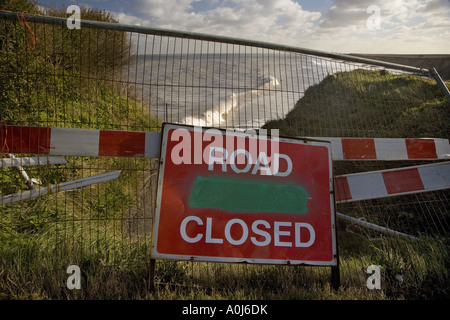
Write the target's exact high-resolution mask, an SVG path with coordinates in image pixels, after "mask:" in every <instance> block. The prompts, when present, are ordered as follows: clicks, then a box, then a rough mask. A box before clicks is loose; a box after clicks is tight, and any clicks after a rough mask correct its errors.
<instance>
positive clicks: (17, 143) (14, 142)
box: [0, 126, 51, 154]
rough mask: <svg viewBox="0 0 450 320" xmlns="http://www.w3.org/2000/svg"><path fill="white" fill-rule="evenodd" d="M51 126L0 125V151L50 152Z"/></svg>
mask: <svg viewBox="0 0 450 320" xmlns="http://www.w3.org/2000/svg"><path fill="white" fill-rule="evenodd" d="M50 136H51V128H48V127H22V126H2V127H1V140H0V141H1V152H4V153H7V152H9V153H32V154H49V153H50Z"/></svg>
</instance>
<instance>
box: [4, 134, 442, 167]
mask: <svg viewBox="0 0 450 320" xmlns="http://www.w3.org/2000/svg"><path fill="white" fill-rule="evenodd" d="M0 134H1V136H0V141H2V143H3V147H2V152H9V153H29V154H50V155H61V156H63V155H67V156H94V157H98V156H111V157H145V158H159V146H160V141H161V133H160V132H137V131H123V130H97V129H72V128H50V127H28V126H2V127H1V130H0ZM311 139H315V140H323V141H329V142H331V145H332V158H333V160H381V161H396V160H442V159H450V144H449V141H448V139H440V138H418V139H414V138H405V139H404V138H398V139H397V138H333V137H312V138H311Z"/></svg>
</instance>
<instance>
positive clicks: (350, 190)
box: [334, 162, 450, 203]
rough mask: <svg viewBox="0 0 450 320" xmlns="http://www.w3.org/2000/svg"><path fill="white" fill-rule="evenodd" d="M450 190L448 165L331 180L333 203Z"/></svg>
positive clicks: (360, 174) (346, 176)
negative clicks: (333, 195)
mask: <svg viewBox="0 0 450 320" xmlns="http://www.w3.org/2000/svg"><path fill="white" fill-rule="evenodd" d="M448 188H450V162H442V163H435V164H427V165H421V166H412V167H405V168H400V169H390V170H381V171H371V172H363V173H355V174H349V175H343V176H336V177H335V178H334V190H335V199H336V203H341V202H351V201H360V200H369V199H377V198H385V197H391V196H398V195H405V194H411V193H418V192H426V191H433V190H441V189H448Z"/></svg>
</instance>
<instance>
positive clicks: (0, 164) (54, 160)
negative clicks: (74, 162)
mask: <svg viewBox="0 0 450 320" xmlns="http://www.w3.org/2000/svg"><path fill="white" fill-rule="evenodd" d="M64 163H67V161H66V159H64V158H63V157H45V156H44V157H23V158H12V159H10V158H2V159H0V168H8V167H30V166H45V165H48V164H64Z"/></svg>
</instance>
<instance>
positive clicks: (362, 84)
mask: <svg viewBox="0 0 450 320" xmlns="http://www.w3.org/2000/svg"><path fill="white" fill-rule="evenodd" d="M114 26H115V24H111V25H109V26H108V27H102V28H95V27H82V28H81V29H79V30H69V29H68V28H67V26H65V25H64V24H61V22H60V21H59V20H52V19H48V20H47V21H46V23H36V22H31V21H28V22H26V21H24V20H23V19H11V18H8V19H6V18H5V17H4V16H3V19H1V20H0V30H1V32H0V49H1V51H0V59H1V61H0V62H1V63H0V87H1V88H2V95H1V98H0V112H1V113H0V120H1V122H2V128H5V127H6V125H27V126H46V127H60V128H84V129H109V130H130V131H160V129H161V123H163V122H171V123H180V124H190V125H200V126H208V127H219V128H234V129H241V130H245V129H257V128H269V129H270V128H276V129H279V130H280V134H282V135H287V136H309V137H374V138H375V137H383V138H388V137H389V138H399V137H428V136H431V137H434V138H449V133H450V130H449V123H450V122H449V121H448V120H449V116H448V103H447V104H445V102H443V101H445V97H443V96H442V94H441V93H440V92H439V89H438V88H437V86H436V85H435V83H433V82H432V81H431V80H429V79H427V78H426V77H423V76H422V75H420V74H412V73H411V72H405V71H399V70H394V69H389V68H387V67H380V66H377V65H371V64H364V63H358V62H354V61H348V60H339V59H336V58H330V57H324V56H318V55H312V54H306V53H302V52H295V48H291V50H284V49H279V50H276V49H269V48H265V47H258V46H256V45H254V44H253V43H249V44H247V45H245V44H234V43H224V42H221V40H220V38H218V39H217V40H216V41H213V40H211V39H210V40H203V39H201V37H199V38H198V39H195V38H192V37H190V38H188V39H187V38H184V37H182V35H181V34H180V35H179V36H175V35H173V34H170V35H163V34H161V33H162V32H161V31H158V32H156V31H155V32H154V33H153V34H152V30H151V29H149V30H147V32H146V33H143V32H134V31H123V30H118V29H117V28H116V27H114ZM2 145H3V146H2V150H1V152H2V155H6V154H8V152H9V150H8V146H7V145H5V144H4V143H2ZM15 156H17V157H19V156H20V157H25V156H29V155H17V154H16V155H15ZM66 160H67V161H68V163H67V164H63V165H47V166H35V167H27V168H25V170H26V172H27V173H28V175H29V176H30V177H32V178H34V179H35V180H34V181H35V187H39V184H40V185H43V186H45V185H49V184H55V183H61V182H64V181H70V180H75V179H79V178H86V177H90V176H93V175H96V174H100V173H105V172H110V171H113V170H122V173H121V176H120V179H118V180H115V181H110V182H105V183H101V184H97V185H92V186H89V187H83V188H81V189H78V190H73V191H68V192H64V193H58V194H54V195H49V196H45V197H41V198H38V199H35V200H28V201H22V202H20V203H18V204H12V205H5V206H2V207H1V216H0V227H1V229H0V230H1V232H0V237H1V239H2V241H1V242H2V261H3V262H2V263H3V266H4V268H6V266H7V265H8V263H7V262H5V261H7V260H8V259H9V260H10V261H17V260H18V259H19V256H22V255H24V254H25V255H29V256H28V258H27V259H28V261H29V264H34V265H39V263H42V261H47V260H48V261H51V262H49V265H51V266H49V267H48V268H46V269H45V270H47V271H46V272H47V273H48V274H46V275H47V276H48V277H47V278H52V279H54V280H53V281H54V282H55V283H59V284H60V283H62V282H63V281H64V279H65V277H66V274H65V273H64V272H61V267H62V268H66V267H67V266H68V265H71V264H75V265H79V266H80V267H81V269H84V270H91V271H90V272H91V273H90V274H89V273H87V274H85V275H84V279H86V280H85V281H86V282H85V284H84V285H85V286H86V287H88V288H89V290H85V291H83V292H85V293H84V295H85V296H84V297H96V294H97V295H98V294H99V293H100V292H102V287H101V285H100V283H102V281H90V280H89V279H94V278H96V279H104V281H103V286H107V288H108V289H110V290H106V291H103V292H106V293H102V294H103V296H105V295H107V296H108V297H124V296H125V297H126V296H127V293H126V292H128V291H130V288H131V289H132V290H131V291H133V290H134V292H138V293H134V296H139V294H140V293H142V292H146V289H147V286H148V283H147V277H148V276H147V273H148V261H149V259H150V257H149V253H150V245H151V243H150V242H151V241H150V240H151V237H150V235H151V228H152V217H153V210H154V200H155V193H156V175H157V170H158V161H157V159H142V158H140V159H138V158H112V157H74V156H70V157H69V156H68V157H66ZM423 163H425V162H423V161H420V162H418V161H406V162H398V161H396V162H394V161H392V162H380V161H351V162H349V161H345V162H344V161H342V162H339V161H338V162H335V163H334V172H335V174H347V173H354V172H364V171H373V170H381V169H388V168H397V167H403V166H407V165H416V164H423ZM26 188H27V187H26V185H25V184H24V182H23V181H22V180H21V178H20V176H19V175H18V173H17V170H16V168H3V167H2V168H0V190H1V194H2V195H6V194H11V193H14V192H20V191H23V190H25V189H26ZM449 207H450V206H449V192H448V190H446V191H434V192H428V193H422V194H413V195H408V196H401V197H393V198H389V199H377V200H366V201H361V202H356V203H343V204H339V205H338V206H337V211H338V212H341V213H344V214H347V215H349V216H353V217H357V218H362V219H365V220H367V221H370V222H372V223H375V224H378V225H381V226H385V227H388V228H391V229H394V230H397V231H400V232H403V233H406V234H410V235H414V236H420V237H422V239H423V240H422V241H421V242H414V241H412V242H411V241H407V240H405V239H402V238H396V237H389V236H385V235H381V234H379V233H377V232H374V231H371V230H368V229H365V228H363V227H361V226H358V225H355V224H351V223H347V222H342V221H339V223H338V226H339V233H338V235H339V241H338V244H339V251H340V256H341V270H342V275H343V276H342V279H343V285H344V286H345V285H350V284H351V285H354V284H355V283H357V284H358V286H361V287H365V282H364V281H365V278H366V275H365V273H364V272H361V269H363V268H367V266H368V265H371V264H380V265H383V266H384V272H385V275H386V279H392V277H393V276H395V275H400V274H402V275H405V274H406V275H407V276H406V277H404V278H405V279H407V283H410V285H409V286H408V287H407V288H408V290H409V291H408V292H414V294H423V293H421V292H422V291H423V290H422V291H421V288H422V287H423V286H425V287H426V288H427V290H428V289H429V288H432V289H431V290H432V292H433V293H435V294H436V295H439V294H440V292H442V290H443V292H448V289H447V291H445V289H442V286H445V281H446V280H448V275H447V271H446V268H447V267H448V261H449V260H448V253H445V252H446V251H447V249H448V231H449V224H450V222H449ZM37 247H39V249H38V250H36V248H37ZM424 248H425V249H424ZM430 248H431V249H430ZM428 249H430V250H435V251H436V252H439V254H438V256H430V257H428V256H427V257H425V256H423V255H421V252H424V251H423V250H425V251H427V250H428ZM49 257H51V259H50V258H49ZM38 261H41V262H39V263H38ZM55 266H57V267H55ZM9 267H10V268H11V266H9ZM58 268H59V269H58ZM121 268H125V269H126V270H133V271H132V272H129V273H127V274H125V275H124V273H120V272H119V270H122V269H121ZM92 270H93V271H92ZM63 271H64V270H63ZM8 277H12V276H11V273H10V274H9V275H8ZM111 277H116V280H117V279H120V281H119V282H125V280H124V279H128V280H129V283H131V284H128V285H126V286H124V287H125V288H123V287H122V288H120V289H119V288H118V287H114V285H113V284H112V283H113V281H111ZM327 277H328V273H327V271H326V270H323V269H322V268H304V267H295V268H294V267H289V268H284V267H276V268H275V267H273V266H247V265H227V264H216V263H191V262H179V263H173V262H166V261H158V267H157V274H156V280H157V283H160V284H164V283H165V284H170V285H173V286H180V285H181V286H189V287H196V286H200V287H209V288H213V289H214V290H224V289H225V290H230V291H233V290H242V292H243V295H246V294H248V292H249V291H248V290H250V289H249V288H256V289H254V290H257V291H256V293H255V291H251V290H250V292H251V294H252V295H253V297H255V296H256V297H258V293H261V292H263V291H266V289H267V288H271V289H273V291H272V292H275V291H276V292H279V291H280V290H282V291H283V290H284V291H289V290H292V288H293V287H302V286H305V282H308V281H310V280H308V279H315V281H316V282H319V283H323V282H326V281H327V280H326V279H327ZM408 277H409V278H408ZM43 278H45V277H42V275H41V276H39V277H38V276H36V278H33V281H35V282H37V283H44V282H45V280H43ZM136 278H138V279H144V280H142V281H138V282H139V283H138V284H133V283H135V282H136V280H132V279H136ZM130 279H131V280H130ZM436 279H438V281H437V282H436V281H435V280H436ZM15 280H18V279H15ZM4 281H5V283H6V282H7V281H6V280H4ZM352 281H353V282H352ZM389 281H391V280H389ZM408 281H409V282H408ZM447 285H448V283H447ZM108 286H109V287H108ZM55 288H57V289H55ZM274 288H276V289H274ZM388 288H389V290H388V291H389V292H388V291H386V292H388V295H389V294H391V295H392V296H395V294H396V292H397V291H398V290H400V289H398V287H397V286H395V285H390V286H389V287H388ZM103 289H104V287H103ZM8 290H9V291H8ZM14 290H16V291H17V288H15V289H14V286H8V285H4V286H3V288H2V291H3V293H2V295H8V294H13V292H16V291H14ZM127 290H128V291H127ZM258 290H259V291H258ZM277 290H278V291H277ZM396 290H397V291H396ZM31 291H32V290H31ZM8 292H9V293H8ZM289 292H290V291H289ZM417 292H419V293H417ZM401 293H402V294H405V290H404V289H403V291H401ZM46 294H48V295H51V296H56V297H65V296H70V294H73V293H68V292H67V290H64V289H61V285H56V286H54V287H53V289H52V290H50V291H49V292H47V293H46ZM30 295H31V294H30ZM269 297H273V296H269Z"/></svg>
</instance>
